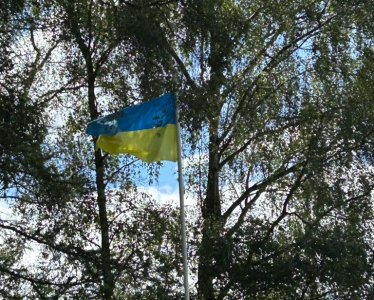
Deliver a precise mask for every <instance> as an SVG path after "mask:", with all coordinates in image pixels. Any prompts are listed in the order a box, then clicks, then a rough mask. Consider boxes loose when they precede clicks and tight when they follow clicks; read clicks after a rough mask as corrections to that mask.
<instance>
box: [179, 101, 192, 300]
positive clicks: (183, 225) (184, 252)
mask: <svg viewBox="0 0 374 300" xmlns="http://www.w3.org/2000/svg"><path fill="white" fill-rule="evenodd" d="M175 115H176V126H177V151H178V179H179V199H180V214H181V233H182V255H183V274H184V291H185V297H184V299H185V300H189V299H190V291H189V288H188V264H187V242H186V221H185V217H184V185H183V172H182V143H181V135H180V125H179V112H178V106H177V104H175Z"/></svg>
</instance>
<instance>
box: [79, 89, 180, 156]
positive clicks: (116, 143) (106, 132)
mask: <svg viewBox="0 0 374 300" xmlns="http://www.w3.org/2000/svg"><path fill="white" fill-rule="evenodd" d="M86 133H88V134H91V135H94V136H98V137H99V138H98V139H97V142H96V149H98V148H101V149H103V150H104V151H106V152H108V153H110V154H118V153H129V154H132V155H134V156H136V157H138V158H140V159H141V160H143V161H146V162H153V161H161V160H170V161H177V136H176V122H175V100H174V97H173V96H172V95H171V94H169V93H168V94H165V95H163V96H160V97H157V98H153V99H151V100H149V101H147V102H144V103H142V104H139V105H134V106H130V107H127V108H125V109H123V110H121V111H119V112H116V113H114V114H111V115H108V116H106V117H104V118H101V119H97V120H95V121H92V122H91V123H89V124H88V126H87V130H86Z"/></svg>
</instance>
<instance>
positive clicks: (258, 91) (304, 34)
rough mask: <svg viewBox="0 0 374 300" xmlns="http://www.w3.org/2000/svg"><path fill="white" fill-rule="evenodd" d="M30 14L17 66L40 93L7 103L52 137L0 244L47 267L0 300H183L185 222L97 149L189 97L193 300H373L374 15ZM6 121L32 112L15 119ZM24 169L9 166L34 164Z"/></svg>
mask: <svg viewBox="0 0 374 300" xmlns="http://www.w3.org/2000/svg"><path fill="white" fill-rule="evenodd" d="M369 4H370V3H369ZM369 4H368V3H367V5H369ZM25 5H26V7H27V9H26V10H25V11H26V12H31V13H28V14H26V18H25V20H26V21H27V22H26V24H27V26H26V27H27V30H26V31H25V29H21V28H20V29H19V31H18V32H20V33H22V34H21V36H23V37H26V38H27V40H29V43H30V49H32V51H33V53H34V55H33V56H32V57H31V60H30V58H27V56H26V55H25V54H22V53H19V57H21V58H23V59H24V61H26V62H25V63H22V62H21V63H18V64H16V65H15V68H14V70H20V69H21V68H22V66H23V65H27V66H29V68H28V69H27V71H28V72H26V74H24V76H22V78H23V80H20V81H17V82H23V83H24V84H26V85H25V88H23V87H22V85H16V86H14V85H11V87H12V89H13V90H18V91H22V90H24V91H26V92H27V93H26V94H25V93H23V94H22V93H20V94H22V95H25V96H27V97H25V98H22V99H25V101H26V102H25V103H28V104H29V103H32V104H35V103H37V104H38V106H35V105H33V106H32V107H33V108H34V107H37V108H38V109H39V110H38V111H37V112H36V113H35V114H32V115H31V116H30V119H28V118H24V117H22V118H16V119H15V120H14V123H15V124H17V125H22V124H23V123H22V122H25V124H26V125H23V126H29V124H34V123H35V124H36V125H35V128H36V129H38V128H43V129H45V130H44V131H41V132H38V134H39V133H42V135H41V136H40V137H39V141H38V142H37V143H36V144H35V145H36V146H35V149H36V150H34V148H30V149H32V151H31V152H32V153H34V154H35V155H33V156H31V158H32V159H30V156H27V155H25V157H27V158H28V159H29V160H27V161H28V162H29V163H28V164H27V166H30V168H31V169H32V168H34V169H35V170H38V172H34V173H32V174H33V176H31V177H26V178H25V177H22V176H19V175H18V176H15V177H14V178H16V179H17V180H19V182H21V183H27V184H24V185H23V186H22V187H21V188H19V189H18V190H17V194H16V195H17V197H16V200H14V203H12V207H13V208H14V209H15V210H16V211H17V212H18V213H19V215H20V216H21V218H22V222H18V223H17V222H4V220H3V221H2V223H1V228H2V230H3V233H4V234H5V233H7V232H12V233H13V234H14V233H16V234H17V239H16V240H14V241H13V244H14V245H17V247H15V249H17V251H18V252H17V253H18V255H19V257H21V256H22V251H24V249H25V247H26V246H27V243H29V244H30V243H31V242H32V243H34V244H36V245H38V246H37V247H38V249H40V253H41V257H40V262H39V263H38V264H37V265H36V266H35V268H36V270H37V271H38V272H32V270H31V269H28V268H26V267H24V268H20V267H18V266H17V268H15V267H14V266H15V265H14V263H15V261H14V260H9V263H8V265H6V267H5V268H2V269H1V270H0V272H1V275H2V278H3V281H4V282H6V283H7V284H9V287H7V288H4V295H5V293H8V295H10V294H9V289H10V288H11V287H12V285H14V284H15V283H14V282H15V281H12V280H15V279H16V280H17V281H16V282H17V283H19V282H21V283H23V284H24V287H23V289H22V290H21V291H19V293H18V297H25V295H26V294H27V293H28V294H29V295H30V296H29V297H34V298H35V295H37V296H38V297H40V298H43V297H44V298H48V297H49V298H51V297H54V298H61V297H64V296H65V297H70V298H80V299H89V298H103V299H115V298H119V299H120V298H129V299H130V298H134V299H139V298H148V299H150V298H162V299H167V298H172V297H173V296H176V297H181V292H180V286H181V283H180V281H179V278H180V275H181V274H180V273H179V271H180V262H181V261H180V253H181V251H180V249H179V248H178V247H179V246H177V245H178V234H179V233H178V232H179V229H178V226H177V213H176V212H175V209H173V208H170V207H158V206H157V205H155V204H154V203H152V202H151V201H149V200H147V199H146V197H145V196H144V197H145V198H143V195H142V194H141V193H140V192H139V191H136V189H135V188H134V185H135V184H134V182H135V181H136V176H137V175H138V171H137V170H138V169H137V166H138V165H137V162H135V161H134V160H133V159H132V158H131V157H128V156H120V157H114V156H108V155H106V154H105V153H102V152H101V151H95V152H94V154H93V149H94V143H95V139H94V140H93V141H90V140H89V138H88V137H87V136H85V135H84V130H85V127H86V124H87V123H88V122H89V121H90V120H94V119H96V118H98V117H100V116H101V115H104V114H106V113H107V112H112V111H115V110H116V109H118V108H120V107H123V106H125V105H128V104H131V103H133V102H132V100H134V99H136V100H139V101H141V100H145V99H149V98H151V97H153V96H157V95H159V94H161V93H163V92H164V91H165V90H169V91H177V92H178V99H179V102H180V103H179V105H180V107H181V115H182V118H181V121H182V125H183V128H184V129H185V139H184V141H185V143H186V144H187V150H186V155H188V156H189V157H191V159H189V169H188V171H189V174H188V182H187V183H188V185H187V188H188V189H189V191H190V192H191V194H192V195H194V196H195V197H196V200H197V202H198V205H199V209H200V212H199V213H196V212H194V214H193V216H192V217H193V218H194V222H195V223H194V224H195V225H191V226H192V227H191V231H192V232H193V233H194V236H193V237H191V238H190V244H189V251H190V254H192V255H191V261H192V262H193V263H194V262H196V263H197V264H198V266H197V267H198V280H197V297H198V298H201V299H225V298H230V299H231V298H233V299H246V298H247V299H252V298H253V299H290V298H297V299H315V298H320V299H323V298H326V299H328V298H329V297H330V298H331V297H334V298H336V299H354V298H355V297H356V298H357V299H362V298H365V297H368V295H369V293H370V292H371V290H370V282H371V281H372V279H373V278H372V272H373V265H372V261H371V251H372V250H371V249H372V243H371V228H372V225H373V223H372V220H373V216H372V213H371V211H372V203H371V192H372V189H373V186H372V182H373V180H372V179H373V173H372V170H371V168H370V166H371V163H372V160H373V157H372V149H373V148H372V137H373V122H372V121H371V120H372V119H373V118H372V116H373V106H372V103H371V102H372V101H371V97H370V95H371V90H372V87H371V85H370V82H371V80H372V72H371V66H372V63H371V61H372V56H373V54H372V48H371V40H372V38H373V27H372V25H371V21H370V20H371V16H372V12H373V11H374V10H373V9H372V8H371V9H368V6H365V7H364V6H363V5H362V4H361V3H355V2H354V3H352V2H351V1H343V2H342V1H340V2H339V3H338V2H337V1H309V0H303V1H298V2H296V3H295V2H294V1H282V2H273V3H263V2H261V1H246V0H243V1H232V0H221V1H213V0H206V1H200V0H199V1H194V0H192V1H188V2H187V1H148V0H144V1H119V2H113V1H99V2H95V1H74V2H72V1H65V2H62V3H60V2H55V1H45V2H43V4H40V3H34V2H26V4H25ZM370 5H371V4H370ZM20 27H22V26H20ZM52 35H53V38H52V39H51V38H49V36H52ZM11 45H13V46H14V47H13V48H12V49H17V47H16V46H17V45H19V44H18V42H17V41H13V42H12V43H11ZM50 50H51V51H50ZM33 58H35V60H32V59H33ZM29 60H30V61H29ZM17 68H18V69H17ZM18 73H19V72H16V71H12V72H8V73H7V74H8V75H9V74H11V75H14V76H15V75H16V74H18ZM48 77H49V78H53V85H51V84H49V82H48V80H47V78H48ZM4 80H5V79H3V80H2V82H4ZM15 82H16V81H15ZM9 90H10V89H9ZM26 99H27V100H26ZM108 99H110V101H109V100H108ZM2 103H4V105H5V104H6V105H8V106H10V107H11V110H12V111H14V110H16V109H17V110H19V111H20V112H24V106H20V107H19V108H14V105H15V104H17V103H18V102H17V101H13V104H12V102H6V101H4V102H2ZM10 104H12V105H10ZM17 105H18V104H17ZM4 107H5V106H4ZM52 111H54V113H55V114H56V115H57V114H58V115H61V116H62V119H63V121H62V122H61V123H62V125H61V124H60V125H58V126H56V124H54V120H53V119H52V118H51V117H49V118H48V116H47V113H49V114H51V112H52ZM40 115H43V117H44V122H45V123H46V124H48V126H49V127H48V126H45V127H44V126H43V125H44V124H43V123H42V122H41V121H40V122H39V121H37V120H38V118H37V116H40ZM4 118H5V117H4ZM19 132H20V131H15V133H16V134H19ZM27 136H29V135H27ZM30 139H31V140H33V138H32V135H30ZM25 140H26V141H28V140H27V139H25ZM9 141H12V140H11V139H9ZM3 148H4V149H5V148H6V147H3ZM22 149H23V148H22ZM27 149H29V148H27ZM30 149H29V150H30ZM16 153H18V152H11V153H10V154H9V157H10V158H12V159H13V158H15V157H17V159H15V161H16V162H22V159H23V156H22V155H20V156H16ZM24 165H25V164H23V163H20V166H22V168H21V171H22V172H23V170H24V169H23V166H24ZM30 168H28V169H26V170H27V171H28V170H30ZM34 169H33V170H34ZM21 171H18V169H17V172H18V173H17V172H13V174H16V173H17V174H20V172H21ZM149 171H150V173H156V174H157V166H156V167H154V166H150V168H149ZM22 172H21V173H22ZM4 174H5V173H4ZM22 174H24V173H22ZM25 174H26V175H27V176H29V175H30V173H29V172H26V173H25ZM5 178H6V176H5V175H4V176H3V177H2V178H1V180H0V181H1V182H2V183H3V182H5ZM57 184H58V185H59V187H60V188H59V189H58V190H57V189H56V185H57ZM2 191H4V192H7V198H8V199H9V193H8V192H9V191H10V190H9V188H7V186H5V185H4V187H3V189H2ZM11 196H13V195H11ZM138 203H139V204H138ZM135 220H136V221H138V222H139V223H135V222H136V221H135ZM138 224H140V226H139V225H138ZM22 241H23V242H24V243H22ZM195 253H196V254H195ZM47 262H48V263H47ZM173 270H177V272H174V271H173ZM160 278H161V279H160ZM123 287H126V288H123ZM26 289H30V291H31V292H30V291H27V293H26ZM13 296H14V297H16V296H17V292H14V295H12V297H13Z"/></svg>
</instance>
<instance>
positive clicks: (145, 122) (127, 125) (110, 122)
mask: <svg viewBox="0 0 374 300" xmlns="http://www.w3.org/2000/svg"><path fill="white" fill-rule="evenodd" d="M166 124H175V101H174V97H173V96H172V95H171V94H169V93H168V94H165V95H163V96H160V97H157V98H153V99H151V100H149V101H147V102H144V103H141V104H138V105H134V106H130V107H126V108H125V109H123V110H121V111H119V112H116V113H114V114H111V115H108V116H106V117H103V118H100V119H97V120H95V121H92V122H91V123H89V124H88V126H87V130H86V133H88V134H91V135H94V136H99V135H101V134H107V135H114V134H116V133H117V132H124V131H136V130H143V129H151V128H156V127H164V126H165V125H166Z"/></svg>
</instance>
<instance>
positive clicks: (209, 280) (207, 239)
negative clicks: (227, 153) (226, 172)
mask: <svg viewBox="0 0 374 300" xmlns="http://www.w3.org/2000/svg"><path fill="white" fill-rule="evenodd" d="M218 120H219V119H218V118H215V119H214V121H212V123H211V124H210V130H209V133H210V138H209V170H208V185H207V193H206V197H205V199H204V206H203V211H202V215H203V219H204V225H203V230H202V234H203V236H202V242H201V246H200V249H199V273H198V292H199V298H202V299H205V300H212V299H215V292H214V287H213V279H214V276H215V266H214V261H215V252H216V251H217V250H218V249H216V248H217V241H218V240H219V233H220V232H221V222H220V221H221V199H220V195H219V152H218V150H219V139H218Z"/></svg>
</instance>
